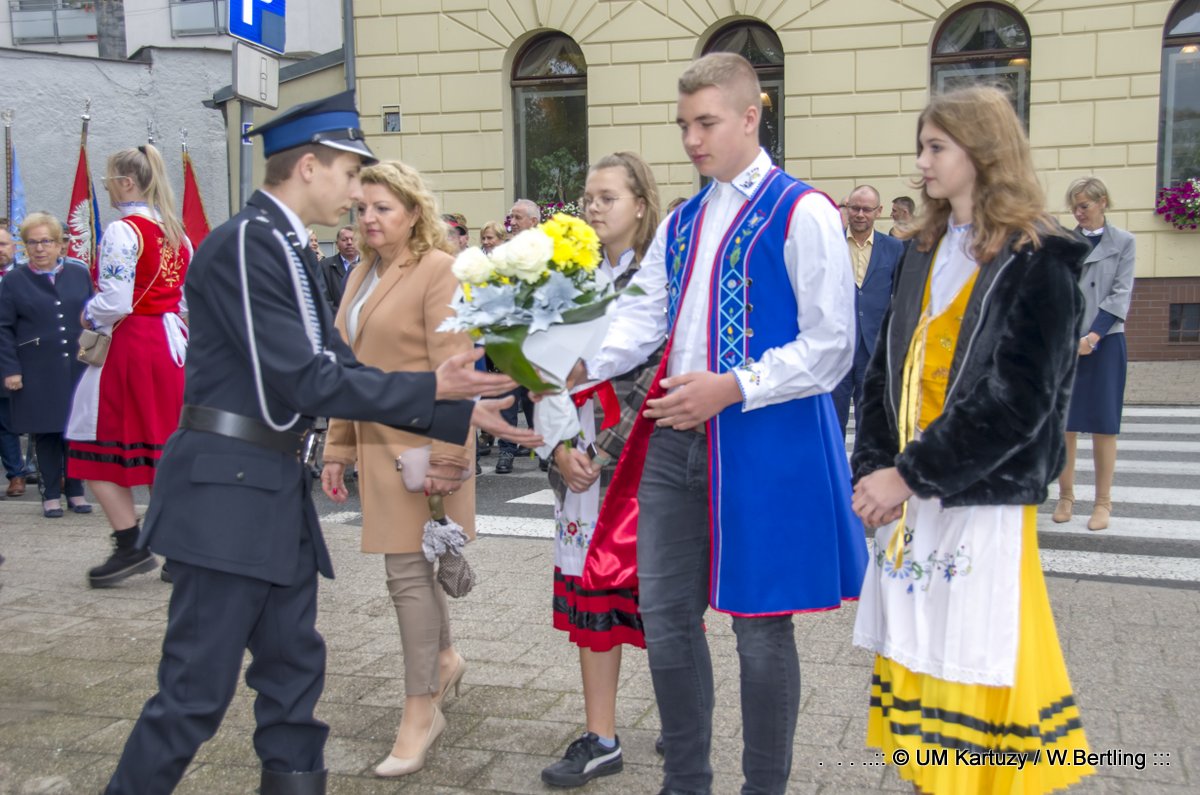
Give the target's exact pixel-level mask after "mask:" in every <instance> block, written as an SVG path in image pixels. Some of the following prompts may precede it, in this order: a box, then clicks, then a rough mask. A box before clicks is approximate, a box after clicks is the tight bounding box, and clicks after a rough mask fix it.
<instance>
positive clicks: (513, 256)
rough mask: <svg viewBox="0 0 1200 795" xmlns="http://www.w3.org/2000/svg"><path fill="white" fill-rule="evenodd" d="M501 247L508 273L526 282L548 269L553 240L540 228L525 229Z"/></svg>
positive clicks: (552, 253)
mask: <svg viewBox="0 0 1200 795" xmlns="http://www.w3.org/2000/svg"><path fill="white" fill-rule="evenodd" d="M501 248H503V249H505V251H504V260H505V266H506V267H507V269H508V270H509V271H511V273H510V274H507V275H512V276H515V277H516V278H518V279H522V280H523V281H527V282H530V283H532V282H536V281H537V280H538V279H540V278H542V276H544V275H545V274H546V272H547V270H549V262H550V258H551V257H552V256H553V255H554V241H553V240H551V239H550V236H549V235H547V234H546V233H545V232H543V231H542V230H540V229H526V230H525V231H524V232H522V233H521V234H519V235H517V236H516V237H514V238H513V239H512V240H510V241H508V242H507V243H505V244H504V245H503V246H501Z"/></svg>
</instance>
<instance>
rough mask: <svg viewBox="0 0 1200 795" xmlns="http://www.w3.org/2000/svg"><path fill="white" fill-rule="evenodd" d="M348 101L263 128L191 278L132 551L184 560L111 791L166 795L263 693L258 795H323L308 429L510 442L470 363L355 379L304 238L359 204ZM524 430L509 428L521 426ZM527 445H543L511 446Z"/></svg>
mask: <svg viewBox="0 0 1200 795" xmlns="http://www.w3.org/2000/svg"><path fill="white" fill-rule="evenodd" d="M358 127H359V124H358V114H357V112H356V111H355V109H354V100H353V94H352V93H351V92H345V93H343V94H339V95H337V96H334V97H330V98H327V99H322V100H317V101H315V102H310V103H307V104H305V105H300V106H297V107H295V108H292V109H291V110H289V111H286V112H285V113H283V114H282V115H281V116H279V117H277V118H276V119H274V120H272V121H270V122H268V123H266V124H263V125H261V126H259V127H257V128H256V129H255V130H254V131H253V133H252V134H254V135H259V134H260V135H262V136H263V148H264V150H265V152H266V155H267V170H266V181H265V182H266V184H265V186H264V188H263V190H260V191H258V192H256V193H255V194H254V195H253V196H252V197H251V198H250V201H249V204H248V205H247V206H246V207H245V208H243V209H242V211H241V212H239V213H238V214H237V215H236V216H234V217H233V218H231V219H230V220H229V221H227V222H226V223H224V224H222V225H221V226H220V227H218V228H217V229H215V230H213V232H212V234H210V235H209V236H208V238H206V239H205V241H204V244H203V245H202V246H201V247H200V249H199V250H198V251H197V253H196V257H195V259H194V260H193V261H192V265H191V268H190V270H189V272H188V280H187V285H186V294H187V299H188V308H189V320H190V332H191V334H190V345H189V349H188V358H187V388H186V392H185V394H184V408H183V411H182V413H181V416H180V427H179V430H178V431H177V432H176V433H175V434H174V435H173V436H172V437H171V438H170V440H169V441H168V442H167V445H166V449H165V451H164V453H163V457H162V461H161V464H160V466H159V470H158V477H157V479H156V482H155V488H154V495H153V498H152V500H151V503H150V508H149V511H148V513H147V515H146V523H145V528H144V530H143V531H142V536H141V538H140V540H139V544H141V545H149V547H150V549H151V550H152V551H154V552H156V553H158V554H161V555H165V556H166V557H167V558H168V559H169V561H170V563H171V571H172V574H173V577H174V583H175V585H174V589H173V591H172V594H171V603H170V608H169V611H168V618H167V630H166V636H165V638H164V640H163V654H162V659H161V661H160V663H159V671H158V682H159V688H160V689H159V692H158V693H156V694H155V695H154V696H152V697H151V698H150V700H149V701H147V702H146V705H145V707H144V708H143V710H142V714H141V717H140V718H139V719H138V721H137V724H136V725H135V726H134V727H133V731H132V733H131V734H130V737H129V740H128V742H127V743H126V745H125V751H124V753H123V754H122V756H121V761H120V763H119V765H118V767H117V770H116V772H115V773H114V775H113V777H112V780H111V781H110V782H109V785H108V789H107V790H106V792H107V793H109V794H110V795H115V794H116V793H122V794H128V795H133V793H137V794H138V795H152V794H153V795H157V794H158V793H167V792H171V791H172V790H173V789H174V788H175V785H176V784H177V783H178V782H179V779H180V778H181V777H182V775H183V773H184V770H185V769H186V767H187V765H188V762H189V761H190V760H191V759H192V757H193V756H194V755H195V753H196V750H197V749H198V748H199V746H200V744H201V743H203V742H204V741H205V740H207V739H208V738H209V737H211V736H212V735H213V733H214V732H216V730H217V728H218V726H219V725H220V723H221V718H222V716H223V715H224V713H225V709H226V707H227V706H228V704H229V701H230V699H231V698H232V697H233V693H234V691H235V689H236V687H237V680H238V673H239V670H240V667H241V661H242V657H243V656H244V654H245V651H246V649H249V650H250V652H251V654H252V655H253V657H254V661H253V663H252V664H251V665H250V667H249V669H247V671H246V682H247V684H249V685H250V686H251V687H252V688H254V689H255V690H257V691H258V693H259V696H258V699H257V701H256V704H255V718H256V721H257V730H256V731H255V733H254V746H255V751H256V752H257V753H258V756H259V758H260V759H261V760H262V767H263V769H262V785H261V790H260V792H261V793H263V795H284V793H286V794H287V795H322V794H323V793H324V792H325V775H326V773H325V769H324V768H325V762H324V755H323V752H324V746H325V738H326V735H327V734H328V731H329V730H328V727H327V726H326V725H325V724H324V723H322V722H321V721H319V720H317V719H316V718H315V717H314V716H313V708H314V706H315V705H316V702H317V699H318V698H319V697H320V695H321V690H322V688H323V686H324V678H325V643H324V640H323V639H322V638H321V636H320V634H318V633H317V631H316V628H315V621H316V608H317V601H316V599H317V576H316V575H317V573H318V572H320V573H321V574H323V575H324V576H326V577H332V576H333V571H332V567H331V564H330V560H329V553H328V551H327V550H326V547H325V541H324V539H323V538H322V536H321V528H320V525H319V524H318V521H317V515H316V511H315V509H314V507H313V502H312V498H311V476H310V474H309V472H308V469H307V468H306V467H305V466H304V465H303V463H302V462H301V460H300V451H301V444H302V439H303V433H304V431H305V430H306V429H307V428H308V427H309V426H310V425H311V424H312V418H313V417H314V416H335V417H346V418H348V419H357V420H365V421H369V422H382V423H386V424H389V425H393V426H396V427H400V428H404V429H406V430H410V431H412V432H415V433H420V434H423V435H426V436H429V437H432V438H435V439H442V440H445V441H450V442H453V443H456V444H462V443H464V442H465V440H466V438H467V434H468V432H469V430H470V425H471V423H472V421H474V422H475V423H476V424H478V425H480V427H484V428H488V429H489V430H492V431H493V432H496V433H501V434H504V433H506V432H507V431H508V430H509V428H508V426H507V425H505V424H504V423H503V422H502V421H501V420H500V419H499V408H500V406H499V402H497V401H482V402H480V403H472V402H471V401H470V400H467V399H466V398H470V397H472V396H474V395H479V394H485V395H494V394H499V393H502V392H505V391H507V390H510V389H511V388H512V386H513V383H512V381H511V380H510V379H508V378H507V377H505V376H502V375H495V374H489V373H480V372H477V371H476V370H475V369H474V366H473V365H474V358H475V357H473V356H471V355H460V356H457V357H454V358H452V359H450V360H448V361H447V362H445V363H444V364H443V365H442V366H441V367H440V368H438V371H437V372H436V373H428V372H425V373H385V372H381V371H379V370H376V369H374V368H371V367H365V366H363V365H361V364H359V363H358V362H357V361H356V360H355V359H354V357H353V355H352V354H351V352H350V350H349V349H348V348H347V347H346V345H345V344H344V343H343V342H342V341H341V338H340V337H339V335H338V334H337V331H336V330H335V329H334V326H333V318H332V316H331V315H330V313H329V309H328V307H327V306H326V304H325V302H324V301H322V300H321V298H320V297H319V292H318V291H319V288H320V279H319V275H318V271H317V262H316V257H315V255H313V254H312V252H311V251H310V250H309V248H308V247H307V237H306V234H305V226H306V225H307V224H314V223H317V224H325V225H333V224H335V223H337V221H338V218H339V217H341V216H342V214H343V213H345V212H346V211H347V210H349V208H350V207H351V205H352V204H353V203H354V202H355V201H357V200H358V199H359V198H360V196H361V191H360V189H359V182H358V171H359V169H360V168H361V166H362V165H363V164H364V163H370V162H374V156H373V155H372V154H371V151H370V150H369V149H368V148H367V146H366V144H364V143H363V141H362V133H361V131H360V130H359V129H358ZM511 430H513V431H515V429H511ZM517 436H518V438H521V437H522V436H532V434H522V433H519V432H518V433H517Z"/></svg>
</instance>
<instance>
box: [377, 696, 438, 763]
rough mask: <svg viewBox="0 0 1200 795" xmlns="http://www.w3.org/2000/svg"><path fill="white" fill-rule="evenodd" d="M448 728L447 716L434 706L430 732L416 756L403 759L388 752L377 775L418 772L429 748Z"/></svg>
mask: <svg viewBox="0 0 1200 795" xmlns="http://www.w3.org/2000/svg"><path fill="white" fill-rule="evenodd" d="M445 730H446V717H445V716H444V715H442V711H441V710H440V709H438V708H437V706H434V708H433V723H431V724H430V725H429V733H428V734H426V735H425V741H424V742H423V743H421V750H420V751H419V752H418V753H417V755H416V756H414V757H411V758H409V759H401V758H400V757H398V756H392V755H391V754H388V756H387V759H384V760H383V761H382V762H380V763H379V765H378V766H377V767H376V768H375V775H377V776H379V777H381V778H394V777H396V776H407V775H408V774H409V773H416V772H417V771H418V770H420V769H421V768H423V767H425V757H426V756H428V755H429V749H430V748H432V747H433V744H434V743H435V742H437V738H438V737H440V736H441V734H442V732H444V731H445Z"/></svg>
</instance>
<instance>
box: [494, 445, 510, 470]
mask: <svg viewBox="0 0 1200 795" xmlns="http://www.w3.org/2000/svg"><path fill="white" fill-rule="evenodd" d="M512 469H513V454H512V453H510V452H508V451H507V450H502V451H501V452H500V457H499V458H498V459H496V474H497V475H507V474H508V473H509V472H512Z"/></svg>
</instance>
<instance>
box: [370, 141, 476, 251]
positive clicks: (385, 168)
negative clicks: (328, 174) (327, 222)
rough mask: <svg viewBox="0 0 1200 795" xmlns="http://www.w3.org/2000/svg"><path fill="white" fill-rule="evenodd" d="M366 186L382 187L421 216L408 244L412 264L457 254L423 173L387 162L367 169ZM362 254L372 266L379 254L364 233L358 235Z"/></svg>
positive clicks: (409, 167) (411, 211)
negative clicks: (438, 253) (434, 253)
mask: <svg viewBox="0 0 1200 795" xmlns="http://www.w3.org/2000/svg"><path fill="white" fill-rule="evenodd" d="M358 178H359V180H361V181H362V184H363V185H379V186H380V187H383V188H387V190H388V191H389V192H390V193H391V194H392V195H393V196H395V197H396V199H397V201H399V202H400V203H401V204H403V205H404V206H405V208H406V209H407V210H408V211H409V212H410V213H415V214H416V216H417V220H416V222H415V223H414V224H413V230H412V237H410V238H409V241H408V253H409V255H410V256H411V262H418V261H419V260H420V259H421V257H423V256H425V255H426V254H427V253H429V252H430V251H434V250H436V251H444V252H446V253H447V254H454V253H456V251H457V249H456V248H451V246H450V242H449V241H448V240H447V238H446V224H445V222H443V221H442V216H441V213H439V212H438V206H437V199H435V198H434V197H433V194H432V193H430V191H429V188H428V187H426V185H425V180H423V179H422V178H421V174H420V172H418V171H417V170H416V169H415V168H413V167H412V166H410V165H408V164H407V163H402V162H400V161H399V160H384V161H381V162H379V163H376V164H375V165H373V166H367V167H366V168H364V169H363V170H362V171H360V172H359V174H358ZM357 238H358V240H357V243H358V250H359V251H361V252H362V258H363V262H371V261H373V260H374V259H375V257H376V256H377V254H378V252H376V251H375V250H374V249H372V248H371V247H370V246H369V245H367V243H366V240H364V239H363V237H362V234H361V232H360V233H359V234H358V235H357ZM404 264H409V263H404Z"/></svg>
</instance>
